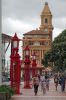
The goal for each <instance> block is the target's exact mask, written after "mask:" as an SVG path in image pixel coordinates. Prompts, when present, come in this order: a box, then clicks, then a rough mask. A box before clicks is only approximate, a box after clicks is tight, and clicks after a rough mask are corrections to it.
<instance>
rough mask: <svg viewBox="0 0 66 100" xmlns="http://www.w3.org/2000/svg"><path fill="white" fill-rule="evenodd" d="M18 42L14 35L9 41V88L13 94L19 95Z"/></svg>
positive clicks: (19, 62) (19, 63) (19, 67)
mask: <svg viewBox="0 0 66 100" xmlns="http://www.w3.org/2000/svg"><path fill="white" fill-rule="evenodd" d="M19 41H20V39H18V37H17V35H16V34H15V35H14V37H13V38H12V41H11V56H10V81H11V87H12V88H13V89H14V91H15V94H20V75H21V61H20V56H19V54H18V50H19Z"/></svg>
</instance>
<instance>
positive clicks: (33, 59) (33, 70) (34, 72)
mask: <svg viewBox="0 0 66 100" xmlns="http://www.w3.org/2000/svg"><path fill="white" fill-rule="evenodd" d="M36 66H37V64H36V54H35V52H34V53H33V55H32V77H34V76H35V75H36V74H37V73H36Z"/></svg>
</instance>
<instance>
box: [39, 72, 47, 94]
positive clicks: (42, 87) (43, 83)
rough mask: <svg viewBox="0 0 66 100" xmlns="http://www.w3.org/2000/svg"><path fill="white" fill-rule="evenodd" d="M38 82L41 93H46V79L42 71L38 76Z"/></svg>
mask: <svg viewBox="0 0 66 100" xmlns="http://www.w3.org/2000/svg"><path fill="white" fill-rule="evenodd" d="M40 83H41V90H42V91H43V94H45V93H46V80H45V75H44V74H43V73H42V75H41V76H40Z"/></svg>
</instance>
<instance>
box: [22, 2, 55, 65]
mask: <svg viewBox="0 0 66 100" xmlns="http://www.w3.org/2000/svg"><path fill="white" fill-rule="evenodd" d="M52 32H53V25H52V14H51V11H50V9H49V6H48V3H47V2H46V3H45V6H44V8H43V11H42V12H41V25H40V27H39V28H37V29H36V30H32V31H29V32H27V33H24V34H23V48H25V46H26V45H29V47H30V57H31V56H32V54H33V52H35V53H36V59H37V62H38V63H39V64H41V60H42V59H43V57H44V54H45V53H46V51H47V50H49V49H50V48H51V43H52ZM24 57H25V52H24V50H23V58H24Z"/></svg>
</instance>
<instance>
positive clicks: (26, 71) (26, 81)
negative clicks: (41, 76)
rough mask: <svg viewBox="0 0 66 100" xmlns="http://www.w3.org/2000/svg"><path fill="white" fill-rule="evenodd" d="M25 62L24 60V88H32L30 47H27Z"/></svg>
mask: <svg viewBox="0 0 66 100" xmlns="http://www.w3.org/2000/svg"><path fill="white" fill-rule="evenodd" d="M24 51H25V60H24V88H26V89H27V88H31V87H30V63H31V62H30V49H29V47H28V46H26V47H25V49H24Z"/></svg>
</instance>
